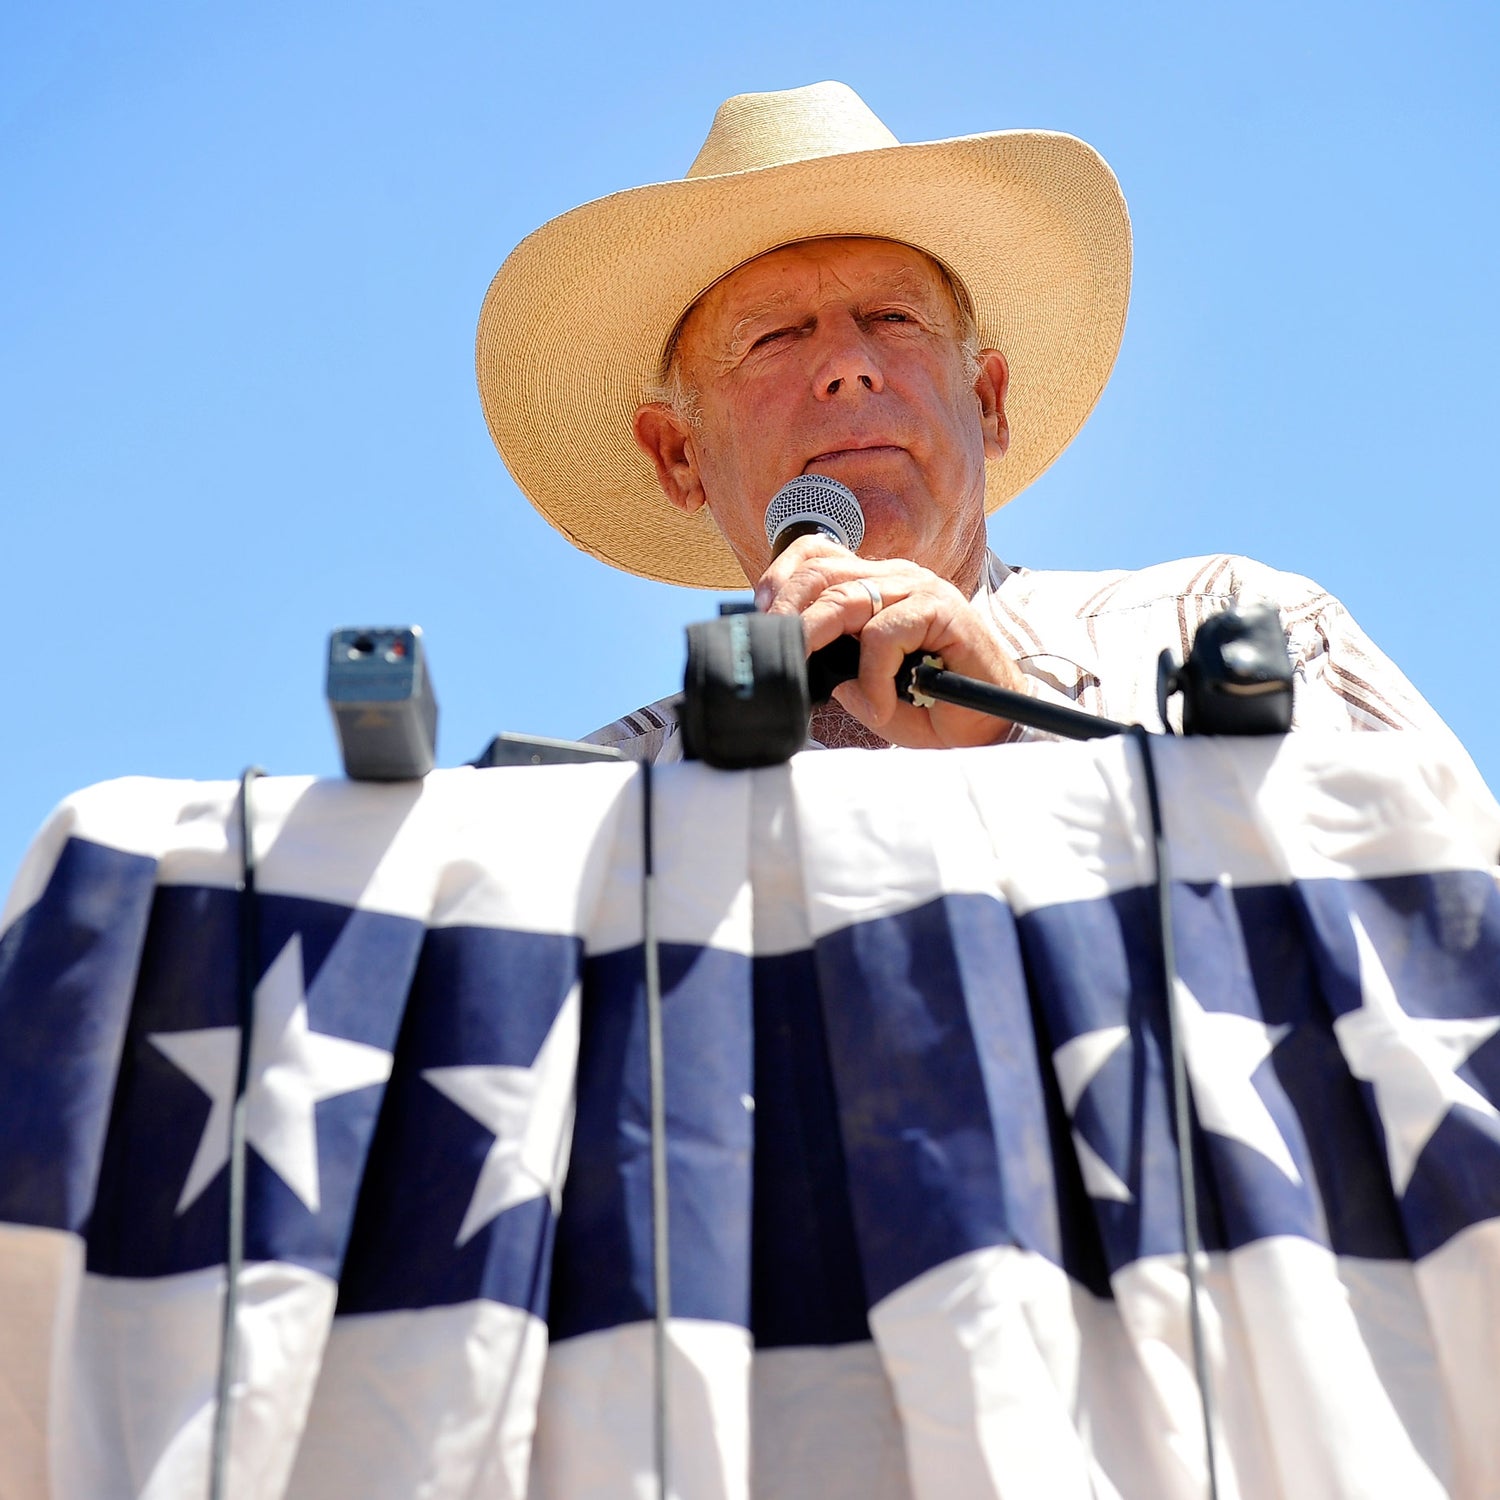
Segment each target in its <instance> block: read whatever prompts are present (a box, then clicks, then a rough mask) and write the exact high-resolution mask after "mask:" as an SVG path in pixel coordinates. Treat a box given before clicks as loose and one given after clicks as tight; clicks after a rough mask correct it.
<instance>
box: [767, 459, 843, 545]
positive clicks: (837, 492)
mask: <svg viewBox="0 0 1500 1500" xmlns="http://www.w3.org/2000/svg"><path fill="white" fill-rule="evenodd" d="M794 521H813V522H816V524H818V525H819V526H823V527H826V528H827V529H828V530H829V531H831V532H833V533H834V534H835V535H836V537H837V539H838V540H839V541H840V542H841V543H842V544H843V545H844V546H846V547H847V548H848V549H849V550H850V551H851V552H858V551H859V544H860V543H861V542H862V541H864V539H865V513H864V511H862V510H861V509H860V508H859V501H858V500H856V499H855V498H854V491H853V490H851V489H850V488H849V486H848V485H846V484H840V483H839V482H838V480H837V479H830V478H829V477H828V476H827V475H826V474H799V475H798V476H797V477H796V478H795V479H793V480H792V481H791V482H790V483H789V484H784V485H782V487H781V488H780V489H779V490H777V492H776V495H775V497H774V498H773V499H772V501H771V503H770V505H768V506H767V507H766V540H767V541H768V542H770V544H771V545H772V546H773V547H774V546H775V545H776V538H777V536H778V535H779V534H780V533H781V531H782V529H783V528H784V527H786V526H790V525H791V524H792V523H793V522H794Z"/></svg>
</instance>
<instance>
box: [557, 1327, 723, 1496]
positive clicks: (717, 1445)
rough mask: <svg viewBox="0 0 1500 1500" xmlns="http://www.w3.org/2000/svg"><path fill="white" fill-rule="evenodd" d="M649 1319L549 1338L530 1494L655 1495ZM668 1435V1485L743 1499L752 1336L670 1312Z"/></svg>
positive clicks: (682, 1492) (681, 1491)
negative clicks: (554, 1340) (559, 1338)
mask: <svg viewBox="0 0 1500 1500" xmlns="http://www.w3.org/2000/svg"><path fill="white" fill-rule="evenodd" d="M652 1334H653V1331H652V1326H651V1324H649V1323H631V1324H627V1325H625V1326H623V1327H619V1328H610V1329H606V1330H604V1331H603V1332H600V1333H588V1334H582V1335H580V1336H579V1337H577V1338H570V1339H566V1340H564V1341H563V1342H562V1343H560V1344H554V1345H553V1346H552V1349H551V1352H550V1353H549V1355H548V1358H547V1370H546V1375H545V1376H544V1378H543V1382H542V1396H541V1404H540V1406H539V1408H538V1411H537V1427H536V1447H535V1451H534V1455H533V1461H532V1476H531V1490H530V1492H529V1493H530V1495H531V1497H532V1500H620V1497H622V1496H630V1495H634V1496H637V1497H639V1500H648V1497H652V1496H654V1495H655V1494H656V1488H655V1472H656V1471H655V1460H654V1455H653V1451H652V1433H653V1418H652V1411H653V1407H652V1392H653V1384H652V1370H653V1363H652ZM668 1401H669V1409H670V1414H671V1429H670V1432H669V1434H668V1439H667V1445H668V1450H669V1458H668V1462H669V1466H670V1474H671V1485H672V1489H671V1493H672V1494H673V1495H676V1496H682V1497H689V1496H690V1497H692V1500H747V1497H748V1494H749V1484H748V1476H749V1471H750V1434H749V1420H750V1335H749V1334H748V1333H746V1332H745V1330H744V1329H743V1328H735V1327H733V1326H732V1325H731V1324H728V1323H707V1322H700V1321H696V1320H693V1319H689V1318H674V1319H673V1320H672V1323H671V1326H670V1360H669V1368H668Z"/></svg>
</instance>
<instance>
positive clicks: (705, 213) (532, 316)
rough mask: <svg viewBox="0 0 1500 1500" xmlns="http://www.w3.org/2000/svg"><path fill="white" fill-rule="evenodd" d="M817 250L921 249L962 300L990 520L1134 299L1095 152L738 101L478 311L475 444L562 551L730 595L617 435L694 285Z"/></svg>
mask: <svg viewBox="0 0 1500 1500" xmlns="http://www.w3.org/2000/svg"><path fill="white" fill-rule="evenodd" d="M825 235H869V236H873V237H876V238H880V239H889V240H899V241H902V242H903V243H905V244H908V245H914V246H916V248H917V249H919V250H923V251H925V252H926V253H927V254H928V255H930V256H932V257H933V258H934V259H936V260H937V261H939V262H940V263H941V264H942V265H943V266H945V267H946V268H947V269H948V271H949V272H950V273H951V274H952V276H953V277H954V279H955V281H956V282H957V284H958V285H959V287H960V288H961V290H962V292H963V294H965V295H966V296H967V297H968V300H969V304H970V307H971V309H972V311H973V313H974V316H975V320H976V321H977V323H978V326H979V342H980V346H981V347H982V348H994V349H999V350H1000V351H1001V352H1002V353H1003V354H1004V355H1005V356H1006V359H1007V361H1008V363H1009V365H1010V392H1009V395H1008V397H1007V401H1006V411H1007V415H1008V416H1009V418H1010V430H1011V442H1010V449H1009V451H1008V452H1007V454H1006V455H1005V457H1004V458H1003V459H997V460H992V461H991V462H990V464H989V467H988V472H987V475H986V486H985V509H986V510H987V511H993V510H995V509H996V508H997V507H998V506H1001V505H1004V504H1005V502H1006V501H1007V500H1010V499H1012V498H1013V497H1014V496H1015V495H1016V494H1018V493H1019V492H1020V491H1021V490H1023V489H1024V488H1025V487H1026V486H1027V485H1028V484H1030V483H1031V481H1032V480H1033V479H1035V478H1036V477H1037V475H1039V474H1040V473H1042V471H1043V470H1044V469H1046V468H1047V467H1048V465H1049V464H1051V462H1052V461H1053V459H1055V458H1056V457H1057V456H1058V454H1059V453H1061V452H1062V450H1063V449H1064V448H1066V447H1067V445H1068V443H1069V442H1070V441H1071V440H1072V438H1073V435H1074V433H1076V432H1077V431H1078V429H1079V428H1080V427H1081V426H1082V425H1083V422H1084V420H1085V418H1087V416H1088V414H1089V412H1090V411H1091V410H1092V409H1093V406H1094V403H1095V401H1097V400H1098V398H1099V393H1100V391H1101V390H1103V388H1104V382H1105V381H1106V380H1107V379H1108V377H1109V372H1110V368H1111V366H1112V365H1113V364H1114V360H1115V354H1116V352H1117V351H1118V349H1119V346H1120V337H1121V334H1122V332H1123V331H1124V326H1125V308H1126V304H1127V302H1128V301H1129V296H1130V221H1129V218H1128V216H1127V213H1126V209H1125V200H1124V198H1123V196H1122V195H1121V193H1120V188H1119V185H1118V183H1116V181H1115V179H1114V174H1113V173H1111V171H1110V170H1109V168H1108V167H1107V166H1106V165H1105V164H1104V161H1103V160H1102V158H1101V157H1100V156H1099V155H1098V153H1097V152H1095V151H1094V150H1093V148H1092V147H1090V146H1087V145H1085V144H1084V143H1083V142H1082V141H1080V140H1076V139H1075V138H1074V137H1072V136H1068V135H1059V134H1054V133H1052V132H1049V131H1039V130H1008V131H995V132H991V133H989V134H985V135H971V136H963V137H960V138H959V139H957V140H947V141H929V142H925V143H922V144H915V145H902V144H901V143H900V142H898V141H897V140H896V138H895V137H894V136H893V135H892V134H891V132H890V131H889V130H887V129H886V127H885V126H884V125H883V124H882V123H881V122H880V120H879V119H877V118H876V116H875V115H874V114H873V113H872V112H871V111H870V109H869V108H868V106H866V104H865V103H864V101H863V100H861V99H860V97H859V96H858V95H857V94H856V93H855V92H854V91H853V90H852V89H850V88H847V87H845V86H844V85H843V84H841V83H818V84H813V85H812V86H811V87H809V88H801V89H789V90H787V91H785V92H782V93H771V94H740V95H738V96H737V97H735V98H733V99H729V100H727V101H726V102H725V103H724V104H723V105H721V106H720V108H719V112H718V114H717V115H716V116H715V117H714V123H713V128H712V129H711V130H710V131H709V133H708V139H707V141H705V142H704V145H703V149H702V150H701V151H700V152H699V153H698V157H697V160H696V161H694V163H693V165H692V166H691V167H690V168H689V169H688V174H687V176H686V177H684V178H682V179H680V180H678V181H675V182H660V183H655V184H653V185H651V186H648V187H639V188H632V189H631V190H629V191H628V192H623V193H615V194H612V195H611V196H610V197H607V198H600V199H598V200H597V201H596V202H593V203H585V204H584V205H583V206H582V207H581V208H575V209H573V210H572V212H570V213H565V214H563V215H561V216H560V217H559V218H556V219H553V220H551V222H550V223H547V224H544V225H543V226H542V227H541V228H540V229H538V230H537V231H536V233H535V234H532V235H529V236H528V237H527V238H526V239H525V240H523V241H522V242H521V244H520V245H518V246H517V247H516V249H515V250H514V251H513V252H512V253H511V255H510V257H509V258H508V259H507V260H506V262H505V264H504V265H503V266H501V267H500V270H499V271H498V273H497V274H496V276H495V279H494V281H493V282H492V283H491V284H490V289H489V292H488V293H487V294H486V296H485V299H484V307H483V309H482V310H481V312H480V315H479V337H478V342H477V348H476V364H477V368H478V376H479V394H480V399H481V400H482V401H483V403H484V413H485V418H486V420H487V421H488V422H489V428H490V435H491V436H492V437H493V438H494V440H495V446H496V447H497V448H498V449H499V450H500V453H501V456H502V457H503V458H504V459H505V462H506V465H507V466H508V467H509V469H510V472H511V474H512V476H513V477H514V478H515V481H516V483H517V484H518V485H520V487H521V489H522V490H523V491H524V492H525V494H526V496H527V498H528V499H529V500H530V501H531V503H532V504H533V505H534V506H535V507H536V508H537V509H538V510H539V511H540V512H541V513H542V514H543V515H544V516H545V517H546V518H547V519H548V520H549V521H550V522H551V523H552V524H553V525H554V526H555V527H556V528H557V529H558V530H559V531H560V532H562V534H563V535H564V536H566V537H567V538H568V540H569V541H571V542H572V543H573V544H574V545H575V546H577V547H581V548H583V550H584V551H586V552H592V553H593V554H594V556H595V557H598V558H602V559H603V560H604V561H605V562H607V563H611V564H613V565H614V566H615V567H617V568H623V569H625V570H626V571H627V572H631V573H640V574H643V575H644V576H645V577H647V578H657V579H661V580H662V581H663V582H667V583H681V584H690V585H694V586H697V587H700V588H716V589H731V588H741V587H743V586H744V583H745V579H744V576H743V574H742V572H741V570H740V567H739V564H738V563H737V562H736V561H735V559H734V556H733V554H731V552H730V551H729V548H728V547H727V546H725V544H724V542H723V541H722V540H721V539H720V537H719V534H718V532H717V531H716V530H715V529H714V526H713V522H712V520H711V519H710V518H709V514H708V511H707V509H703V510H700V511H698V512H697V513H696V514H694V515H691V516H688V515H683V514H682V513H681V512H680V511H678V510H675V509H674V508H673V507H672V506H671V505H670V504H669V503H668V501H667V499H666V497H665V496H664V495H663V494H662V492H661V489H660V487H659V486H658V484H657V480H656V474H655V472H654V470H653V469H652V466H651V464H650V463H649V462H648V460H647V459H646V457H645V455H644V454H642V453H641V451H640V450H639V449H638V448H637V447H636V445H635V441H634V439H633V437H632V435H631V421H632V418H633V416H634V413H635V409H636V407H637V406H639V405H640V404H641V402H642V401H644V400H646V399H647V393H648V392H649V390H650V389H651V387H652V385H653V383H654V382H656V381H657V380H659V379H660V378H661V375H662V374H663V370H662V359H663V355H664V352H665V351H666V349H667V347H668V344H669V341H670V339H671V338H672V335H673V333H674V332H675V330H676V329H677V326H678V324H679V323H680V321H681V319H682V317H683V315H684V313H686V311H687V310H688V308H689V307H691V306H692V304H693V303H694V302H695V301H696V300H697V299H698V298H699V297H700V296H702V294H703V293H704V292H705V291H706V290H707V289H708V288H709V287H711V286H712V285H713V284H714V283H715V282H716V281H719V280H720V279H721V278H722V277H724V276H726V275H728V274H729V272H731V271H733V270H734V269H735V267H737V266H740V265H743V264H744V262H746V261H747V260H752V259H754V258H755V257H756V256H757V255H762V254H764V253H765V252H766V251H768V250H773V249H775V248H776V247H777V246H779V245H785V244H788V243H790V242H792V241H794V240H807V239H816V238H818V237H820V236H825ZM766 498H767V500H769V499H770V496H767V497H766Z"/></svg>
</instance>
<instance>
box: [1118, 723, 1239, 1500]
mask: <svg viewBox="0 0 1500 1500" xmlns="http://www.w3.org/2000/svg"><path fill="white" fill-rule="evenodd" d="M1130 735H1131V738H1132V739H1134V740H1135V742H1136V744H1137V745H1138V746H1139V747H1140V752H1141V764H1142V766H1143V767H1144V769H1145V773H1146V802H1147V806H1148V807H1149V808H1150V812H1151V837H1152V841H1153V843H1154V846H1155V850H1156V917H1157V927H1158V931H1159V933H1160V937H1161V965H1162V985H1163V987H1164V990H1165V995H1166V1006H1167V1009H1166V1017H1167V1052H1168V1055H1169V1058H1170V1063H1171V1072H1172V1128H1173V1130H1175V1131H1176V1133H1177V1182H1178V1189H1179V1197H1180V1200H1181V1205H1182V1245H1183V1255H1184V1257H1185V1259H1186V1261H1187V1279H1188V1327H1189V1330H1190V1332H1191V1335H1192V1342H1193V1373H1194V1374H1195V1375H1196V1376H1197V1380H1198V1399H1199V1402H1200V1403H1201V1405H1202V1408H1203V1451H1204V1456H1205V1459H1206V1461H1207V1465H1208V1494H1209V1500H1218V1497H1219V1475H1218V1465H1217V1462H1216V1460H1215V1450H1214V1424H1213V1393H1212V1389H1211V1387H1210V1385H1209V1375H1208V1354H1207V1350H1206V1349H1205V1347H1204V1339H1203V1316H1202V1309H1201V1307H1200V1300H1201V1297H1202V1288H1201V1286H1200V1279H1199V1275H1198V1255H1199V1252H1200V1250H1201V1249H1202V1244H1203V1235H1202V1230H1201V1226H1200V1224H1199V1220H1198V1185H1197V1180H1196V1178H1195V1176H1194V1173H1193V1137H1192V1100H1191V1098H1190V1096H1189V1093H1188V1076H1187V1058H1186V1057H1185V1056H1184V1054H1183V1050H1182V1031H1181V1028H1180V1027H1179V1026H1178V1024H1177V1009H1178V1007H1177V945H1176V941H1175V939H1174V937H1173V933H1172V871H1171V866H1170V865H1169V864H1168V862H1167V835H1166V827H1165V825H1164V823H1163V821H1162V815H1161V797H1160V795H1159V794H1158V791H1157V785H1156V765H1155V762H1154V761H1153V759H1152V755H1151V735H1150V734H1149V733H1148V732H1147V731H1146V729H1145V728H1144V727H1142V726H1141V725H1139V724H1136V725H1133V726H1132V727H1131V729H1130Z"/></svg>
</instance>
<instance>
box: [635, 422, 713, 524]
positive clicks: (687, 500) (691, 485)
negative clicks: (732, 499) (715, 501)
mask: <svg viewBox="0 0 1500 1500" xmlns="http://www.w3.org/2000/svg"><path fill="white" fill-rule="evenodd" d="M633 430H634V432H635V441H636V444H637V446H638V447H639V448H640V450H641V452H642V453H644V454H645V455H646V457H647V458H649V459H650V460H651V462H652V464H653V465H654V466H655V468H656V477H657V480H658V481H659V482H660V484H661V487H662V490H663V491H664V492H665V494H666V497H667V499H668V500H670V501H671V502H672V504H673V505H675V506H676V507H677V509H678V510H680V511H681V512H682V513H683V514H684V515H688V516H690V515H692V514H693V513H694V512H695V511H696V510H698V509H699V507H700V506H702V504H703V502H704V501H705V500H706V499H707V498H708V496H707V495H706V494H705V493H704V489H703V481H702V479H700V478H699V476H698V460H697V454H696V453H695V452H694V451H693V429H692V428H691V427H690V426H689V425H688V424H687V423H686V422H685V421H683V419H682V418H681V417H680V416H678V414H677V413H676V412H675V411H673V410H672V408H671V407H670V406H668V405H667V404H666V402H665V401H648V402H647V403H646V404H645V405H644V406H638V407H637V408H636V412H635V423H634V428H633Z"/></svg>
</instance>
